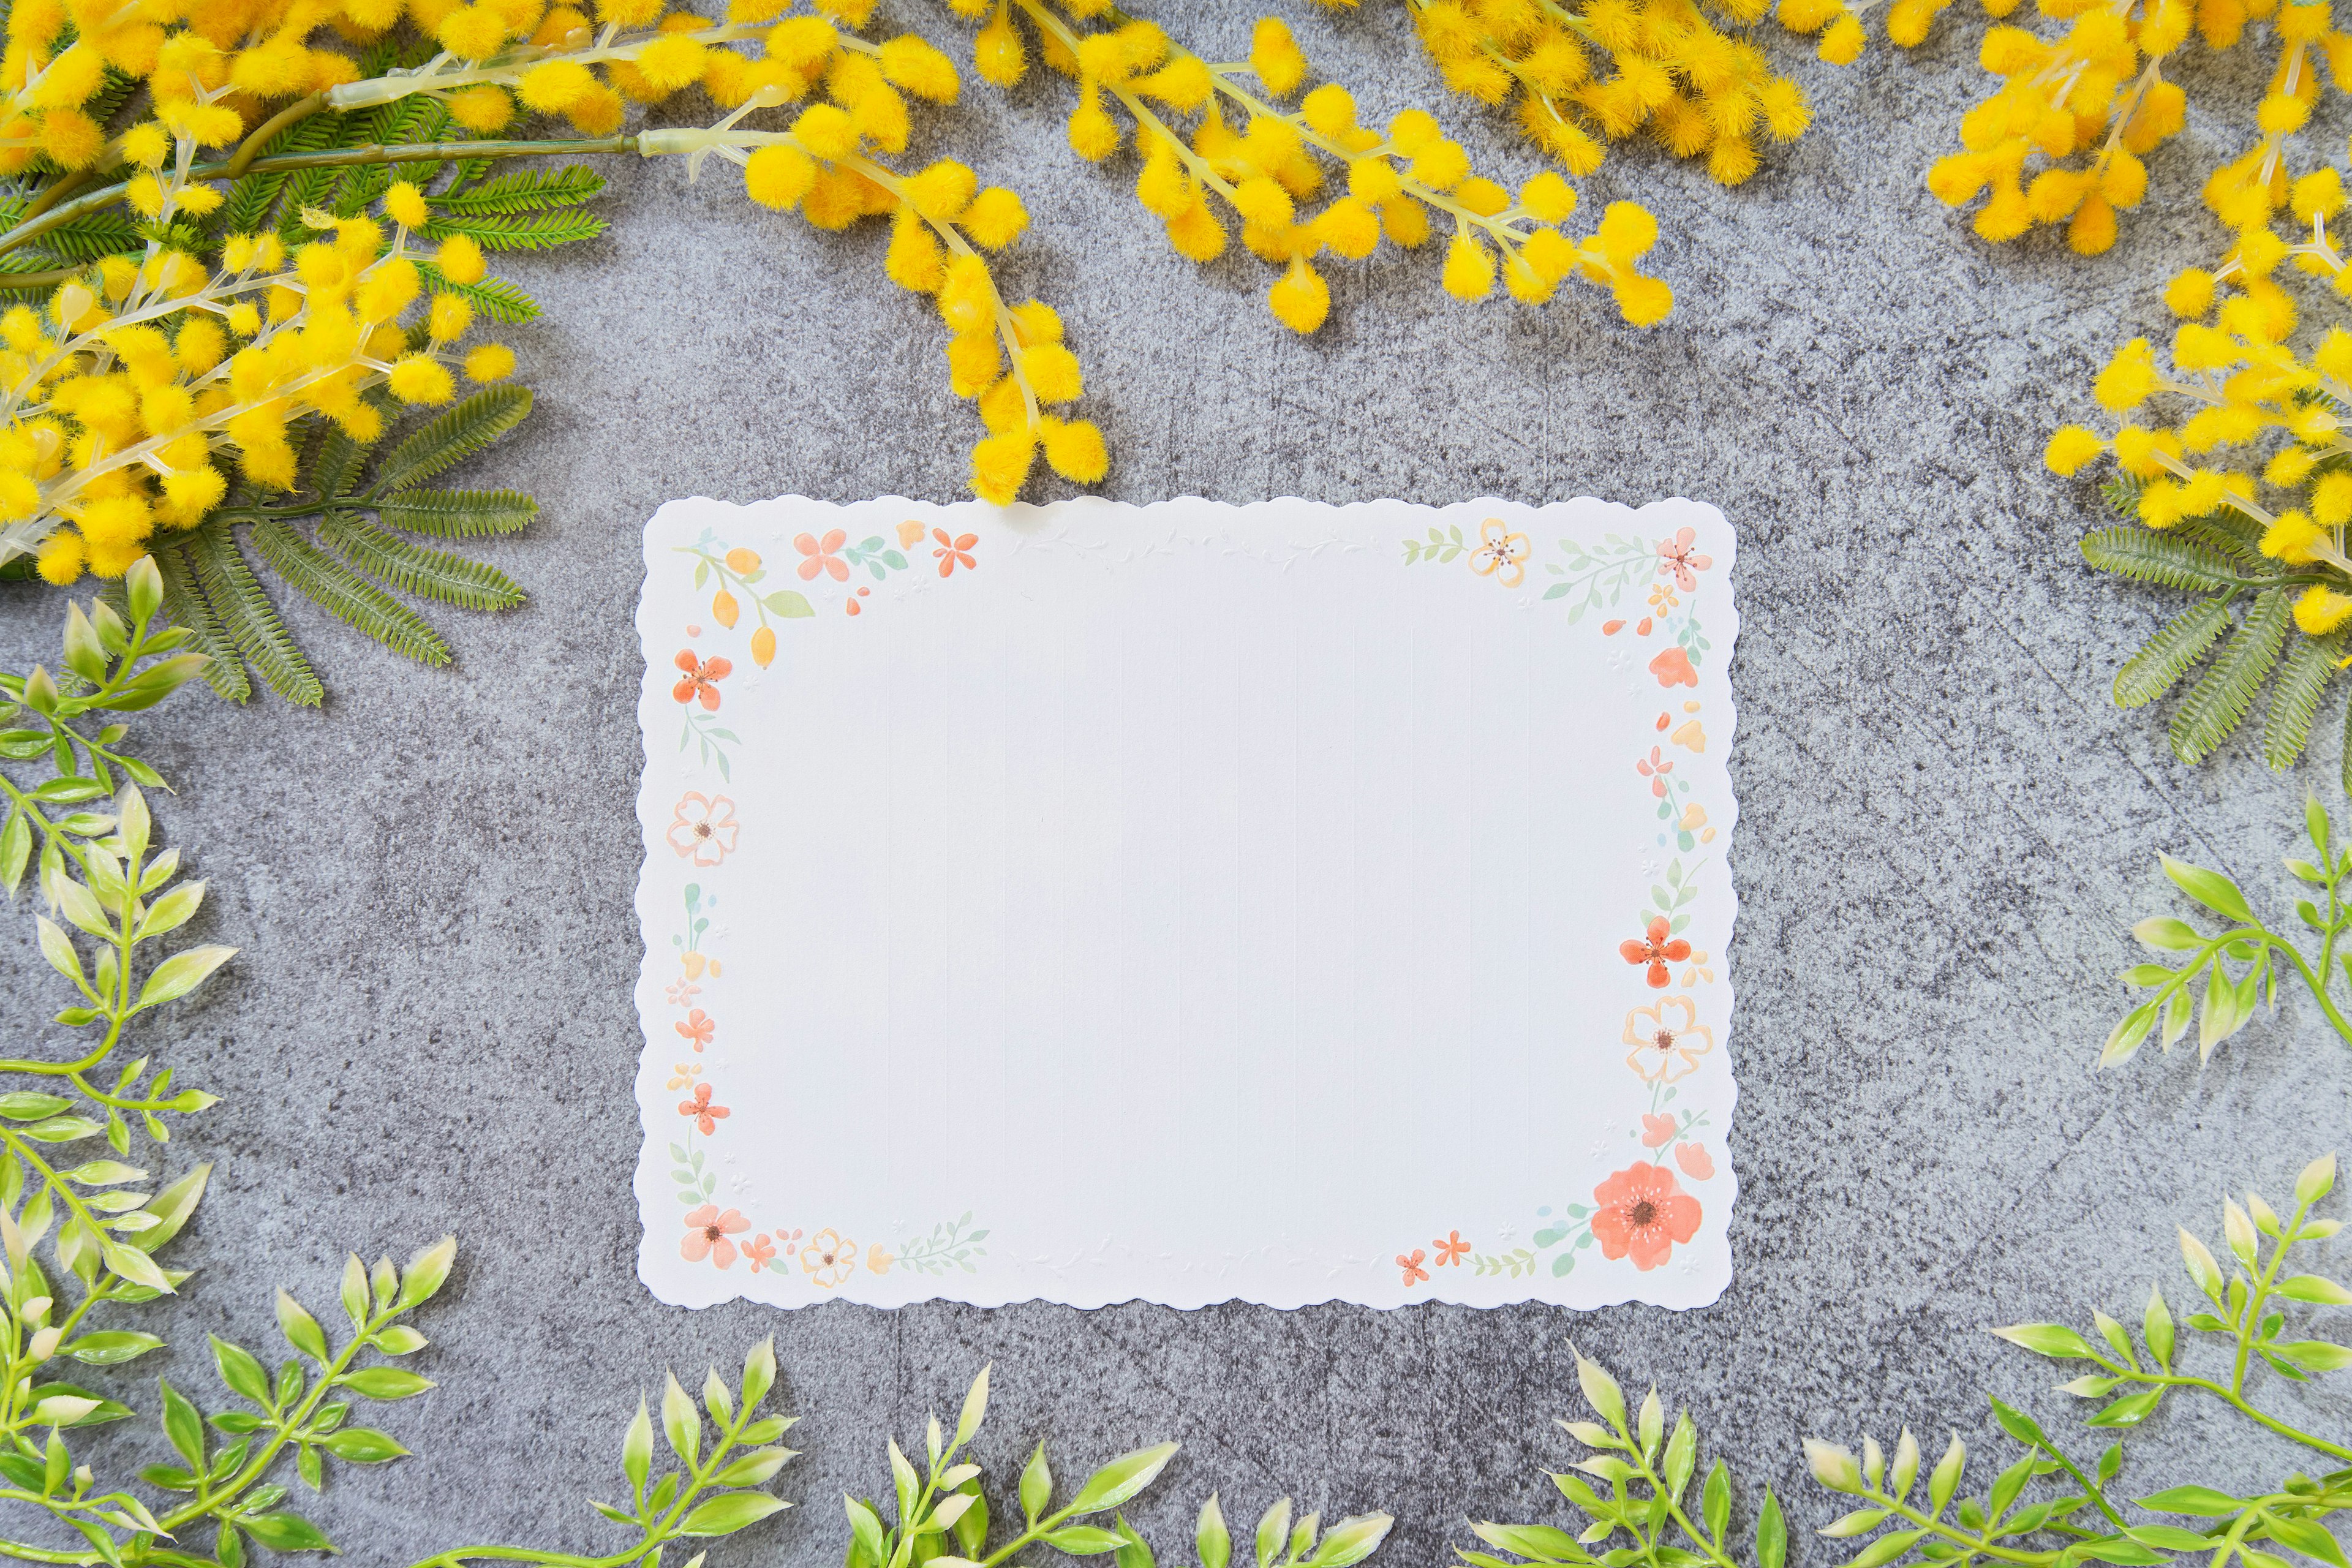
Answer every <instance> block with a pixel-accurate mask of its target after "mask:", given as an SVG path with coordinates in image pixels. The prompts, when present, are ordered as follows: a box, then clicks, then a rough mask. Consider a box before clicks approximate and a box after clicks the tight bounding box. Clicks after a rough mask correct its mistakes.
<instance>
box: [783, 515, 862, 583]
mask: <svg viewBox="0 0 2352 1568" xmlns="http://www.w3.org/2000/svg"><path fill="white" fill-rule="evenodd" d="M848 537H849V534H848V532H847V531H845V530H843V529H838V528H836V529H835V530H833V531H831V532H829V533H827V534H826V535H825V536H824V538H823V539H819V538H817V537H816V535H814V534H813V533H803V534H800V535H798V536H797V537H795V538H794V539H793V549H795V550H797V551H799V552H801V556H802V560H801V564H800V574H801V581H802V582H803V583H807V582H812V581H814V579H815V577H816V574H818V573H820V572H823V573H825V574H828V575H830V576H831V577H832V578H833V580H834V581H835V582H836V583H846V582H848V581H849V563H848V562H846V561H844V560H843V559H842V558H841V557H840V556H838V555H835V553H834V552H835V551H836V550H838V549H840V548H841V546H842V543H843V542H845V540H847V539H848Z"/></svg>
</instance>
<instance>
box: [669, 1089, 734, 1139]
mask: <svg viewBox="0 0 2352 1568" xmlns="http://www.w3.org/2000/svg"><path fill="white" fill-rule="evenodd" d="M677 1113H678V1114H679V1115H680V1116H683V1117H685V1118H686V1119H687V1120H688V1121H691V1122H693V1123H694V1124H695V1126H697V1127H698V1128H700V1129H701V1130H702V1135H703V1136H704V1137H706V1138H708V1137H709V1136H710V1135H711V1134H712V1133H714V1132H716V1131H719V1123H720V1122H721V1121H725V1120H726V1119H727V1118H728V1116H729V1115H730V1114H731V1113H730V1111H729V1110H728V1109H727V1108H726V1107H725V1106H723V1105H713V1104H711V1103H710V1086H709V1084H707V1083H698V1084H696V1085H695V1086H694V1095H693V1098H691V1099H688V1100H679V1101H678V1102H677Z"/></svg>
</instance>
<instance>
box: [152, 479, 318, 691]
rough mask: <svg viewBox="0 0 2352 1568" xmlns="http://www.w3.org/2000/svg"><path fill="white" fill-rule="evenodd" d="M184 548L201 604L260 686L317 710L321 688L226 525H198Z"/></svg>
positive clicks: (219, 522) (221, 521) (218, 521)
mask: <svg viewBox="0 0 2352 1568" xmlns="http://www.w3.org/2000/svg"><path fill="white" fill-rule="evenodd" d="M186 549H187V552H188V557H189V564H190V565H192V566H194V568H195V569H196V581H197V582H198V583H199V584H202V586H203V588H204V593H205V602H206V603H208V604H210V605H212V607H213V613H214V614H215V616H218V617H219V618H220V624H221V631H222V634H223V635H224V636H226V637H227V638H228V640H229V642H230V644H231V646H233V647H235V648H236V651H237V652H238V653H240V654H242V655H243V656H244V657H245V659H246V662H247V663H248V664H250V665H252V666H253V668H254V670H255V671H256V672H257V674H259V675H260V677H261V680H262V684H263V685H265V686H267V687H268V688H269V689H270V690H272V691H275V692H276V693H278V696H280V697H282V698H284V699H285V700H287V701H289V702H291V703H294V704H296V705H298V706H299V707H304V708H315V707H317V706H318V705H319V704H320V702H321V701H322V700H325V698H326V695H327V691H326V688H324V687H322V686H320V684H319V678H318V677H317V676H316V675H314V674H312V673H311V670H310V661H309V660H308V659H305V658H303V657H302V650H301V649H300V648H299V647H295V646H294V639H293V637H290V636H289V635H288V634H287V630H286V626H285V623H283V622H281V621H280V620H279V619H278V609H277V606H275V605H272V604H270V602H269V595H267V594H265V593H263V592H262V591H261V584H260V582H259V580H257V578H256V577H255V576H254V574H253V568H252V567H250V566H248V565H247V564H246V561H245V552H243V551H241V550H239V549H238V548H237V547H236V532H235V531H234V530H233V529H232V527H231V526H230V524H229V522H228V521H227V520H226V519H225V518H219V517H215V518H214V519H213V520H212V521H208V522H205V523H204V524H202V525H201V526H199V527H198V528H197V529H196V530H195V531H194V533H193V534H191V535H190V536H189V539H188V542H187V546H186Z"/></svg>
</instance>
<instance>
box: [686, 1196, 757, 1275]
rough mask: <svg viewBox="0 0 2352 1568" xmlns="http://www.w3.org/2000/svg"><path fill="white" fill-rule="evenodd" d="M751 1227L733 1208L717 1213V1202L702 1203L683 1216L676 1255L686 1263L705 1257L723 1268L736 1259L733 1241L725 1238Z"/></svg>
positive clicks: (698, 1260)
mask: <svg viewBox="0 0 2352 1568" xmlns="http://www.w3.org/2000/svg"><path fill="white" fill-rule="evenodd" d="M749 1229H751V1221H750V1220H748V1219H745V1218H744V1217H743V1215H742V1214H741V1213H740V1211H738V1210H735V1209H729V1210H727V1211H726V1212H725V1213H723V1214H722V1213H720V1212H719V1205H717V1204H705V1205H702V1206H701V1207H700V1208H698V1209H695V1210H693V1211H692V1212H690V1213H689V1214H688V1215H687V1216H686V1239H685V1240H684V1241H682V1242H680V1243H678V1247H677V1250H678V1256H679V1257H681V1258H685V1259H686V1260H687V1261H688V1263H699V1262H701V1261H702V1260H703V1259H704V1258H709V1259H710V1261H711V1262H713V1263H716V1264H717V1265H719V1268H729V1267H730V1266H731V1265H732V1264H733V1263H734V1261H735V1244H734V1243H733V1242H731V1241H730V1240H728V1239H727V1238H728V1237H730V1236H734V1235H737V1234H739V1233H740V1232H742V1231H747V1230H749Z"/></svg>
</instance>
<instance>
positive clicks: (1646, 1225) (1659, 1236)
mask: <svg viewBox="0 0 2352 1568" xmlns="http://www.w3.org/2000/svg"><path fill="white" fill-rule="evenodd" d="M1592 1202H1593V1205H1594V1209H1595V1212H1594V1214H1593V1215H1592V1234H1593V1235H1594V1236H1595V1237H1599V1238H1600V1241H1601V1257H1603V1258H1608V1259H1610V1260H1611V1261H1612V1262H1614V1261H1615V1260H1616V1259H1618V1258H1624V1257H1627V1256H1629V1255H1630V1256H1631V1257H1632V1258H1633V1267H1634V1268H1638V1269H1640V1270H1642V1272H1643V1273H1644V1274H1646V1273H1648V1272H1649V1271H1650V1270H1651V1269H1653V1268H1656V1267H1657V1266H1658V1265H1659V1264H1661V1263H1664V1261H1665V1260H1666V1258H1667V1256H1668V1255H1669V1254H1670V1253H1672V1252H1673V1251H1674V1249H1675V1243H1677V1242H1684V1241H1688V1240H1689V1239H1690V1238H1691V1237H1694V1236H1696V1235H1697V1234H1698V1222H1699V1205H1698V1200H1697V1199H1696V1198H1695V1197H1692V1196H1691V1195H1690V1194H1687V1193H1685V1192H1684V1191H1683V1190H1682V1188H1681V1187H1680V1186H1679V1185H1678V1184H1676V1183H1675V1173H1673V1172H1672V1171H1669V1170H1667V1169H1666V1168H1665V1167H1664V1165H1652V1164H1649V1163H1642V1164H1638V1165H1628V1166H1627V1167H1626V1168H1625V1169H1623V1170H1622V1171H1619V1172H1618V1173H1615V1174H1614V1175H1612V1176H1611V1177H1610V1178H1609V1179H1608V1180H1606V1181H1604V1182H1602V1183H1601V1184H1600V1185H1599V1186H1597V1187H1595V1188H1593V1189H1592Z"/></svg>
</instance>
